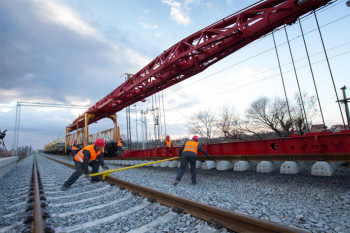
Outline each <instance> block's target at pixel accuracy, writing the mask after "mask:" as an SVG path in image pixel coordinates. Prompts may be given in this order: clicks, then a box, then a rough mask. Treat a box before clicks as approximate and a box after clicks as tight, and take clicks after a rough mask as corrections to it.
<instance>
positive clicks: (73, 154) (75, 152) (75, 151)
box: [72, 150, 79, 159]
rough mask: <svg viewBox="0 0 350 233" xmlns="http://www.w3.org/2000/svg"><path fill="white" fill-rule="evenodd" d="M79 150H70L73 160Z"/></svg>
mask: <svg viewBox="0 0 350 233" xmlns="http://www.w3.org/2000/svg"><path fill="white" fill-rule="evenodd" d="M78 152H79V150H72V156H73V159H74V157H75V155H76V154H78Z"/></svg>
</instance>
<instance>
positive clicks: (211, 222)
mask: <svg viewBox="0 0 350 233" xmlns="http://www.w3.org/2000/svg"><path fill="white" fill-rule="evenodd" d="M208 225H209V226H211V227H213V228H215V229H220V228H221V227H222V223H219V222H218V221H216V220H214V219H210V220H209V222H208Z"/></svg>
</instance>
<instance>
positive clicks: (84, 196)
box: [37, 156, 227, 233]
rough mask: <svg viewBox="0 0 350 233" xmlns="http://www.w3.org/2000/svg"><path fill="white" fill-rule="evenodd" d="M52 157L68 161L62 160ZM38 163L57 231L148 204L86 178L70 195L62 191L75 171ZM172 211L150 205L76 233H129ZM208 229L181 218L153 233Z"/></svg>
mask: <svg viewBox="0 0 350 233" xmlns="http://www.w3.org/2000/svg"><path fill="white" fill-rule="evenodd" d="M53 157H55V158H59V159H62V160H66V158H62V157H57V156H53ZM37 160H38V167H39V170H40V174H41V177H42V181H43V186H44V190H45V196H46V198H47V203H48V205H49V207H48V211H49V213H50V214H51V215H52V218H50V219H48V220H46V224H47V225H50V226H51V227H52V228H54V229H56V230H58V231H59V230H62V229H63V230H64V228H65V227H72V226H77V225H81V224H84V223H90V222H93V221H98V220H103V221H105V219H108V218H110V217H113V216H115V215H118V214H122V213H123V212H124V211H126V210H130V208H131V207H133V208H135V207H137V206H140V205H142V204H143V203H145V202H146V203H148V202H147V201H146V199H145V198H143V197H140V196H133V195H131V194H130V192H128V191H127V190H120V189H119V188H118V187H116V186H110V185H109V184H108V183H105V182H99V183H95V184H92V183H90V182H89V181H88V180H86V179H85V178H84V177H83V176H81V177H80V178H79V179H78V180H77V182H76V183H75V184H73V185H72V186H71V188H70V189H69V190H68V191H67V192H62V191H60V187H61V186H62V184H63V183H64V181H65V180H66V179H68V177H69V176H70V175H71V174H72V172H73V169H71V168H68V167H66V166H64V165H61V164H59V163H56V162H54V161H52V160H49V159H46V158H44V157H41V156H37ZM48 187H49V188H48ZM123 198H124V199H126V200H124V199H123ZM96 207H98V208H96ZM101 207H102V208H101ZM88 208H89V209H88ZM169 211H170V208H169V207H166V206H162V205H160V204H159V203H153V204H151V203H148V204H147V206H146V207H145V208H143V209H140V210H138V211H136V212H133V213H131V214H128V215H122V216H121V217H118V218H116V219H113V220H111V221H107V222H103V223H99V224H97V225H92V226H90V227H88V228H85V229H84V230H77V231H74V232H90V233H91V232H108V231H109V232H127V231H129V230H132V229H136V228H138V227H141V226H142V225H145V224H147V223H150V222H152V221H154V220H156V219H158V218H160V217H162V216H163V215H165V214H166V213H168V212H169ZM205 225H207V223H206V222H204V221H202V220H200V219H197V218H194V217H191V216H189V215H185V214H180V215H178V217H176V218H175V219H174V220H172V221H171V222H169V223H167V224H165V225H163V226H157V227H156V228H157V229H156V230H155V231H154V232H192V233H197V232H198V231H200V230H201V228H202V227H203V226H205ZM220 232H227V230H226V229H225V228H222V229H220Z"/></svg>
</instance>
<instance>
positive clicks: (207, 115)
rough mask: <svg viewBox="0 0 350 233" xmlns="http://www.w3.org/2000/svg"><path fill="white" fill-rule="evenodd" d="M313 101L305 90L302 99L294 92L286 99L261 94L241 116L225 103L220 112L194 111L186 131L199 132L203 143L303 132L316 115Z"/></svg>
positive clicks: (210, 110) (282, 135) (281, 136)
mask: <svg viewBox="0 0 350 233" xmlns="http://www.w3.org/2000/svg"><path fill="white" fill-rule="evenodd" d="M316 101H317V99H316V97H315V96H314V95H312V96H311V95H308V93H307V92H304V93H303V94H302V100H301V99H300V95H299V94H298V93H295V94H294V96H293V98H291V99H288V102H287V101H286V99H282V98H280V97H274V98H269V97H266V96H261V97H259V98H257V99H256V100H254V101H253V102H252V103H251V104H250V105H249V106H248V108H247V109H246V110H245V112H244V114H243V115H241V114H239V113H238V112H237V111H236V110H235V108H234V106H233V105H232V104H227V103H226V104H224V105H223V106H221V108H220V110H219V111H215V110H213V109H210V108H208V109H206V110H203V111H200V112H198V113H195V114H193V115H192V116H191V117H190V119H189V122H188V125H189V128H188V132H189V133H190V134H197V135H199V136H200V138H201V141H202V142H204V143H213V142H216V141H218V142H219V141H241V140H260V139H267V138H276V137H280V138H283V137H289V136H290V135H291V134H299V135H303V134H305V133H307V132H308V131H309V129H310V128H311V125H312V120H313V119H314V118H315V116H317V114H318V110H317V107H316Z"/></svg>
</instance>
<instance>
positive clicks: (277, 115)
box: [243, 92, 317, 139]
mask: <svg viewBox="0 0 350 233" xmlns="http://www.w3.org/2000/svg"><path fill="white" fill-rule="evenodd" d="M303 100H304V105H305V109H307V111H306V116H307V117H308V119H309V120H311V119H312V118H313V117H314V116H315V115H316V114H317V109H316V107H315V106H316V97H315V96H310V95H308V94H307V92H304V94H303ZM289 107H290V109H289V110H290V115H289V112H288V107H287V102H286V101H285V100H283V99H281V98H279V97H275V98H274V99H270V98H267V97H260V98H258V99H257V100H255V101H253V103H252V104H251V105H250V106H249V108H248V109H247V110H246V117H247V119H248V120H249V121H250V122H252V123H251V124H250V125H246V126H245V127H244V128H243V130H244V131H246V132H249V133H253V135H254V136H257V137H258V138H259V139H261V136H259V135H261V134H262V133H263V132H264V131H265V132H264V134H266V130H270V131H273V132H274V133H276V134H277V135H278V136H279V137H289V136H290V135H291V134H292V133H293V124H295V125H296V127H297V128H298V129H299V133H300V134H304V131H305V129H307V126H306V123H305V122H306V120H305V113H304V112H303V110H302V108H301V106H300V105H299V102H298V94H295V95H294V99H292V101H289ZM310 122H311V121H310Z"/></svg>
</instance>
